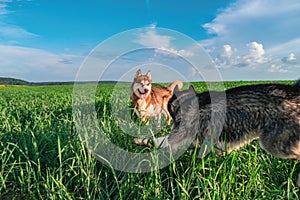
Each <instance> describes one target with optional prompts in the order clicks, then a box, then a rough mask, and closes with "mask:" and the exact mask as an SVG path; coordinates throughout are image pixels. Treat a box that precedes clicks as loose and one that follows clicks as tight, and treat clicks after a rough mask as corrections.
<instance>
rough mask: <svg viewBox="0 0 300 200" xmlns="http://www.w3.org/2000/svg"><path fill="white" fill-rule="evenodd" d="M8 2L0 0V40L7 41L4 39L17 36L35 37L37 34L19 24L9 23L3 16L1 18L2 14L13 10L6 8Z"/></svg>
mask: <svg viewBox="0 0 300 200" xmlns="http://www.w3.org/2000/svg"><path fill="white" fill-rule="evenodd" d="M10 2H12V1H11V0H0V42H5V43H7V42H6V41H9V40H15V39H18V38H31V37H37V36H38V35H37V34H34V33H31V32H29V31H27V30H26V29H24V28H22V27H20V26H17V25H14V24H10V23H7V22H6V21H5V18H3V16H5V15H7V14H9V13H11V12H13V11H11V10H8V9H7V4H8V3H10ZM1 16H2V17H1ZM1 40H2V41H1Z"/></svg>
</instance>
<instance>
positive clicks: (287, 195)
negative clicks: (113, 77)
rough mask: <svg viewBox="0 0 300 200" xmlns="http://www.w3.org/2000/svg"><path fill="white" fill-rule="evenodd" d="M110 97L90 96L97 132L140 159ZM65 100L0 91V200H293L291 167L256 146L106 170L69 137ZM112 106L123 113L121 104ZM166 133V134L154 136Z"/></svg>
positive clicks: (58, 93) (58, 89)
mask: <svg viewBox="0 0 300 200" xmlns="http://www.w3.org/2000/svg"><path fill="white" fill-rule="evenodd" d="M255 83H257V82H225V83H224V85H225V88H231V87H235V86H238V85H244V84H255ZM284 83H292V82H291V81H289V82H284ZM193 84H194V85H195V88H196V89H197V90H198V91H204V90H205V88H206V84H204V83H193ZM185 87H188V85H187V84H186V85H185ZM113 89H114V85H101V86H100V87H99V89H98V91H97V94H96V98H95V106H96V110H97V112H99V113H98V119H99V124H100V125H101V126H102V127H104V128H105V131H106V134H107V135H108V137H109V138H110V139H111V141H113V142H114V143H115V144H116V145H118V146H119V147H122V148H124V149H127V150H128V151H132V152H137V151H143V149H144V148H142V147H136V146H135V145H133V144H132V140H131V139H132V136H129V135H127V134H126V132H124V131H123V130H120V127H119V124H118V123H119V122H118V121H117V119H115V118H114V117H113V116H112V112H111V109H110V108H111V106H110V96H111V93H112V90H113ZM72 92H73V87H72V86H44V87H13V88H8V89H5V90H0V156H1V160H0V197H1V198H0V199H298V188H297V187H296V186H295V182H296V179H297V174H298V172H299V171H300V169H299V166H298V165H297V163H296V162H294V161H291V160H282V159H279V158H274V157H273V156H271V155H269V154H268V153H266V152H265V151H264V150H262V149H261V148H260V147H259V144H258V142H257V141H254V142H253V143H252V144H250V145H247V146H246V147H244V148H242V149H241V150H239V151H233V152H232V153H230V154H228V155H225V156H222V157H217V156H216V155H215V154H210V155H209V156H207V157H206V158H205V159H202V160H199V159H197V158H196V157H195V154H194V152H193V149H191V150H189V151H188V152H186V153H185V154H184V155H183V156H181V157H180V158H179V159H178V160H177V161H176V162H174V163H171V164H170V165H169V166H167V167H165V168H163V169H161V170H157V171H153V172H148V173H140V174H139V173H125V172H121V171H117V170H115V169H113V168H111V167H109V166H106V165H104V164H102V163H101V162H99V161H97V160H96V159H95V158H94V157H93V155H92V154H91V153H90V152H89V151H88V150H87V149H86V148H85V146H84V145H83V144H82V143H81V141H80V139H79V137H78V135H77V133H76V131H75V127H74V121H73V116H72ZM120 92H122V91H120ZM118 101H119V103H122V104H124V106H129V105H130V100H129V99H120V100H118ZM128 125H130V124H128ZM168 131H169V127H167V128H166V129H164V130H163V132H162V133H160V134H166V133H167V132H168Z"/></svg>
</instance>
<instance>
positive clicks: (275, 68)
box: [268, 64, 289, 73]
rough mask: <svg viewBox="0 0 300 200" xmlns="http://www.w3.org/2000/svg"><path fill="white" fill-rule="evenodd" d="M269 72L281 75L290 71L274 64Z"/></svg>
mask: <svg viewBox="0 0 300 200" xmlns="http://www.w3.org/2000/svg"><path fill="white" fill-rule="evenodd" d="M268 71H269V72H272V73H275V72H279V73H288V72H289V71H288V70H286V69H284V68H283V67H282V65H276V64H272V65H271V67H270V68H269V69H268Z"/></svg>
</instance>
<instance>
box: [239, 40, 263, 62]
mask: <svg viewBox="0 0 300 200" xmlns="http://www.w3.org/2000/svg"><path fill="white" fill-rule="evenodd" d="M247 47H248V48H249V55H246V56H245V57H244V58H245V61H246V62H247V63H249V64H250V65H253V64H262V63H265V62H267V61H268V59H267V58H266V57H264V55H265V50H264V47H263V45H262V44H260V43H257V42H251V43H248V44H247Z"/></svg>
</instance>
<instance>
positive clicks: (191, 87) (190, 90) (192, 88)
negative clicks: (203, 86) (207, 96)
mask: <svg viewBox="0 0 300 200" xmlns="http://www.w3.org/2000/svg"><path fill="white" fill-rule="evenodd" d="M189 92H192V93H196V90H195V88H194V86H193V85H190V87H189Z"/></svg>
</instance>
